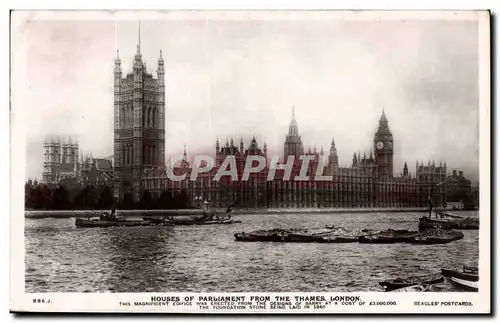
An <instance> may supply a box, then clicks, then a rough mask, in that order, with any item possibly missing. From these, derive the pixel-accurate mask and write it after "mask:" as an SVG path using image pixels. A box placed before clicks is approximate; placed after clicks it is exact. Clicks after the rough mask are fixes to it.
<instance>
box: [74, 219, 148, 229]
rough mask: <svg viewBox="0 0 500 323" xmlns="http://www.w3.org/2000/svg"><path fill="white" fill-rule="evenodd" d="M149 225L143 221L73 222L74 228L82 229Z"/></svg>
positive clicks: (85, 220)
mask: <svg viewBox="0 0 500 323" xmlns="http://www.w3.org/2000/svg"><path fill="white" fill-rule="evenodd" d="M146 225H151V222H150V221H144V220H125V219H115V220H104V219H80V218H77V219H76V220H75V226H77V227H83V228H107V227H137V226H146Z"/></svg>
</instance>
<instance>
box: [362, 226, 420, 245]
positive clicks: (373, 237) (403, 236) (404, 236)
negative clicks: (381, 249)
mask: <svg viewBox="0 0 500 323" xmlns="http://www.w3.org/2000/svg"><path fill="white" fill-rule="evenodd" d="M417 234H418V232H417V231H409V230H393V229H389V230H385V231H379V232H375V233H372V234H367V235H362V236H360V237H359V242H360V243H398V242H409V241H411V239H412V238H413V237H415V236H416V235H417Z"/></svg>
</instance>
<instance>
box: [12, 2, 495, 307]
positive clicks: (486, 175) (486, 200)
mask: <svg viewBox="0 0 500 323" xmlns="http://www.w3.org/2000/svg"><path fill="white" fill-rule="evenodd" d="M87 3H88V2H87ZM434 3H435V2H434ZM153 7H155V6H153ZM156 7H158V6H156ZM180 7H183V8H186V7H189V6H186V5H184V6H180ZM226 7H227V6H226ZM268 7H272V6H271V5H268ZM278 7H279V6H278ZM281 7H282V6H281ZM308 7H309V8H311V7H310V6H306V7H304V6H302V8H308ZM348 7H351V8H352V7H353V3H352V2H351V3H350V4H349V6H348ZM455 7H456V6H455ZM30 8H34V7H33V6H30ZM233 8H234V7H233ZM238 8H242V7H238ZM365 8H366V7H365ZM473 8H478V6H477V5H476V6H474V7H473ZM212 14H214V15H215V14H217V13H213V12H212V13H211V15H212ZM240 14H241V13H240ZM384 14H387V13H384ZM421 14H422V13H419V15H421ZM431 14H432V15H433V14H435V13H431ZM463 14H464V13H463V12H461V13H460V15H463ZM242 15H243V17H244V18H246V17H248V13H242ZM363 15H364V14H362V15H360V16H363ZM211 17H212V16H211ZM420 17H421V16H420ZM447 17H448V16H447ZM93 18H95V16H93ZM141 19H142V18H141ZM240 19H241V17H240ZM451 19H453V18H451ZM484 23H486V24H489V22H487V21H483V24H484ZM481 31H482V32H484V33H482V34H481V43H482V44H484V45H485V47H481V52H480V61H481V69H480V71H481V73H480V99H481V100H480V101H481V104H480V105H481V114H480V131H481V134H480V147H481V149H480V163H481V171H480V185H481V206H482V208H481V235H480V250H481V252H480V254H481V255H480V270H481V273H480V275H481V277H488V278H489V275H490V273H489V262H490V259H489V258H490V245H489V242H490V231H489V225H490V221H489V212H486V211H487V210H485V207H484V206H486V205H487V206H489V205H490V198H491V197H490V194H489V192H490V190H489V187H490V170H489V167H490V162H489V160H490V156H491V155H490V150H489V147H490V137H489V133H490V132H489V131H490V127H489V124H490V123H489V122H490V120H489V117H490V110H489V103H490V102H489V97H490V90H489V79H490V72H489V68H488V67H489V28H488V27H487V28H485V29H481ZM484 37H486V39H485V38H484ZM485 40H486V42H485V43H484V41H485ZM18 48H19V47H18ZM21 48H22V45H21ZM21 52H22V51H19V53H21ZM19 53H16V56H15V57H16V58H15V59H16V61H19V62H22V61H23V59H24V57H23V56H22V55H20V54H19ZM485 62H486V64H488V65H486V68H484V67H485V65H483V64H485ZM20 65H24V64H20ZM16 66H17V65H16ZM20 68H22V67H20ZM16 76H19V75H17V74H16ZM15 82H16V80H15V79H14V77H13V78H12V83H13V84H15ZM13 93H14V92H13ZM16 100H19V101H16ZM12 104H13V106H17V105H18V104H19V105H20V106H22V96H21V97H16V96H15V95H13V98H12ZM13 112H14V114H13V117H12V145H13V146H14V147H23V146H24V132H23V131H21V130H20V129H24V127H23V124H22V117H19V118H17V120H16V118H15V113H19V114H18V115H20V116H22V111H15V110H14V109H13ZM485 148H486V149H485ZM24 155H25V152H24V149H16V150H15V151H12V155H11V163H12V169H11V175H12V177H14V174H15V177H16V178H24V176H20V175H24V160H25V156H24ZM7 169H8V168H7ZM22 186H23V183H22V182H21V183H16V182H15V181H13V182H12V187H11V190H12V192H13V195H14V196H15V193H16V192H22V191H23V187H22ZM11 203H12V205H11V208H12V212H11V226H10V228H11V241H10V242H11V255H12V258H11V274H12V276H11V284H12V285H11V300H13V301H14V302H13V303H11V309H16V308H17V309H19V307H18V306H19V304H21V303H23V302H22V301H23V300H25V299H24V297H23V295H20V294H21V293H19V290H24V252H23V254H22V257H21V255H20V254H19V253H18V248H16V247H15V246H16V245H17V246H19V245H20V244H19V243H20V242H21V241H23V240H24V219H23V218H22V216H15V214H22V213H23V212H19V211H18V210H22V209H23V201H22V198H21V199H14V198H11ZM486 213H487V214H486ZM21 219H22V220H21ZM20 231H21V232H22V234H19V232H20ZM16 232H17V233H16ZM21 237H22V239H21V240H20V238H21ZM21 244H22V242H21ZM19 260H21V262H19ZM21 263H22V265H21ZM20 268H22V269H23V270H22V271H21V270H20ZM19 276H22V277H21V279H19ZM20 281H22V284H21V285H19V282H20ZM20 286H22V288H20ZM489 288H490V284H489V279H487V280H484V279H482V281H481V285H480V290H481V292H480V293H478V294H475V293H474V294H475V295H479V294H481V295H480V297H486V298H481V300H482V302H481V300H479V303H480V305H487V306H488V307H489ZM483 292H488V293H487V295H482V294H483ZM22 294H24V293H22ZM354 294H357V295H358V294H362V293H354ZM370 294H373V293H370ZM431 294H433V293H431ZM453 294H454V295H460V294H457V293H453ZM474 294H473V295H474ZM118 295H119V297H120V298H121V297H133V298H135V297H137V294H132V295H130V296H128V295H125V294H113V295H112V296H114V297H116V296H118ZM375 295H376V297H377V298H378V299H381V297H380V294H379V293H375ZM384 295H387V294H384ZM405 295H407V294H405ZM420 295H421V294H420ZM426 295H429V293H427V294H426ZM468 295H471V294H468ZM19 296H21V297H22V298H17V297H19ZM60 296H62V297H64V299H65V301H66V303H68V301H69V303H73V302H71V301H70V300H69V298H73V297H76V298H80V297H81V295H80V294H61V295H54V297H55V298H58V297H60ZM87 296H88V295H87ZM397 296H398V299H401V300H402V299H403V298H405V297H407V296H404V297H403V295H401V294H398V295H397ZM408 296H410V297H411V296H412V295H408ZM446 296H447V293H440V294H438V295H433V298H441V297H446ZM93 297H94V298H96V300H94V301H95V302H97V303H99V304H96V305H102V303H103V302H102V300H99V298H101V295H99V296H96V295H94V296H93ZM30 299H31V297H30ZM18 300H19V301H20V302H18ZM141 300H143V298H142V296H141ZM486 300H488V301H486ZM94 301H91V302H94ZM78 303H79V300H78V299H75V303H74V304H78ZM87 304H88V303H87ZM94 309H96V308H94ZM484 309H485V308H484V307H483V310H484ZM417 310H418V308H414V309H412V310H410V311H411V312H413V311H417ZM358 313H359V312H358Z"/></svg>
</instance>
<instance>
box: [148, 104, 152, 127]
mask: <svg viewBox="0 0 500 323" xmlns="http://www.w3.org/2000/svg"><path fill="white" fill-rule="evenodd" d="M151 112H152V111H151V107H148V127H151Z"/></svg>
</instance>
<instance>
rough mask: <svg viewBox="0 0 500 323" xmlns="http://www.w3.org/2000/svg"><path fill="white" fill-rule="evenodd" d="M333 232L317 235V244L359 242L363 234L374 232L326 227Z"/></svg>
mask: <svg viewBox="0 0 500 323" xmlns="http://www.w3.org/2000/svg"><path fill="white" fill-rule="evenodd" d="M326 228H328V229H330V230H331V231H329V232H325V233H323V234H315V235H314V237H315V242H321V243H348V242H358V241H359V237H360V236H361V235H363V234H367V233H368V234H369V233H371V232H373V231H370V230H366V229H364V230H358V229H356V230H348V229H346V228H344V227H337V226H326Z"/></svg>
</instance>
